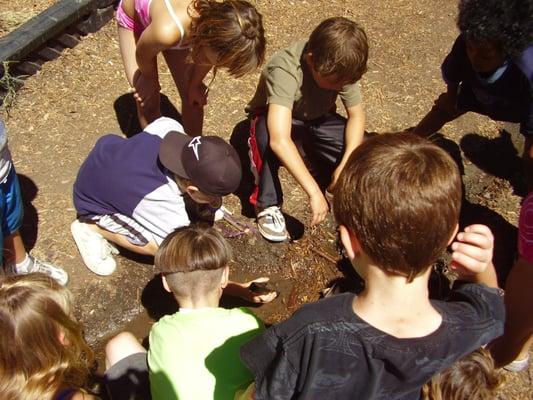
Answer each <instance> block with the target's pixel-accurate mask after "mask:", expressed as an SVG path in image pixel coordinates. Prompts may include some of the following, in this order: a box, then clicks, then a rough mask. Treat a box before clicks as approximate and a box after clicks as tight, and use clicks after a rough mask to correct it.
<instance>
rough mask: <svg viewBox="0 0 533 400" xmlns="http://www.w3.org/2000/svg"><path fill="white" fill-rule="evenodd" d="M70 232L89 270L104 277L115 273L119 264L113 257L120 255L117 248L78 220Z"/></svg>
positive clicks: (71, 226)
mask: <svg viewBox="0 0 533 400" xmlns="http://www.w3.org/2000/svg"><path fill="white" fill-rule="evenodd" d="M70 231H71V232H72V236H73V237H74V241H75V242H76V246H78V250H79V252H80V255H81V258H82V259H83V262H84V263H85V265H86V266H87V268H89V269H90V270H91V271H93V272H94V273H95V274H97V275H103V276H106V275H111V274H112V273H113V272H114V271H115V269H116V267H117V263H116V262H115V260H114V258H113V255H115V254H118V249H117V248H116V247H115V246H113V245H112V244H111V243H109V242H108V241H107V240H105V239H104V237H103V236H102V235H100V234H99V233H98V232H95V231H93V230H92V229H91V228H89V226H88V225H87V224H84V223H81V222H80V221H78V220H76V221H74V222H73V223H72V225H70Z"/></svg>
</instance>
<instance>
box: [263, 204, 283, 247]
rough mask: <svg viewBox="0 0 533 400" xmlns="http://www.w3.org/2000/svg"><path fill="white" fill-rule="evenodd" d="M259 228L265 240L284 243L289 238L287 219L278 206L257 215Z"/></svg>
mask: <svg viewBox="0 0 533 400" xmlns="http://www.w3.org/2000/svg"><path fill="white" fill-rule="evenodd" d="M257 228H258V229H259V233H261V235H263V237H264V238H265V239H268V240H270V241H272V242H283V241H284V240H287V239H288V238H289V232H287V228H286V226H285V218H284V217H283V213H282V212H281V209H280V208H279V207H278V206H270V207H267V208H265V209H264V210H263V211H261V212H259V213H258V214H257Z"/></svg>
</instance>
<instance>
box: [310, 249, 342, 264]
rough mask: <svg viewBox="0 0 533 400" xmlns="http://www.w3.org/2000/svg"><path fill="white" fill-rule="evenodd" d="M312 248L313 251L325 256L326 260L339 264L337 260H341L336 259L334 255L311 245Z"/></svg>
mask: <svg viewBox="0 0 533 400" xmlns="http://www.w3.org/2000/svg"><path fill="white" fill-rule="evenodd" d="M310 250H311V251H312V252H313V253H316V254H318V255H319V256H321V257H324V258H325V259H326V260H328V261H330V262H332V263H333V264H335V265H337V262H338V261H339V260H336V259H334V258H333V257H332V256H330V255H329V254H327V253H324V252H323V251H321V250H317V249H315V248H313V247H310Z"/></svg>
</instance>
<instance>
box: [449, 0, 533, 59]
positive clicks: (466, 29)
mask: <svg viewBox="0 0 533 400" xmlns="http://www.w3.org/2000/svg"><path fill="white" fill-rule="evenodd" d="M457 26H458V27H459V30H460V31H461V33H462V34H463V35H464V36H465V37H466V38H471V39H474V40H480V41H490V42H495V43H496V44H497V45H498V46H500V47H501V49H502V50H503V51H504V52H505V53H506V54H507V55H509V56H511V57H516V56H518V55H520V53H522V51H524V49H526V48H527V47H528V46H529V45H530V44H532V43H533V0H460V2H459V17H458V18H457Z"/></svg>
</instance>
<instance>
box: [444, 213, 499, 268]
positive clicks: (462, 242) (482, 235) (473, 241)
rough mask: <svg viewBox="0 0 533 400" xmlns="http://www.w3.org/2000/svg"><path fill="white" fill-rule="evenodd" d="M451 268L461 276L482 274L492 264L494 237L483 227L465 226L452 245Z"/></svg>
mask: <svg viewBox="0 0 533 400" xmlns="http://www.w3.org/2000/svg"><path fill="white" fill-rule="evenodd" d="M452 250H453V253H452V260H453V261H452V263H451V268H452V269H453V270H454V271H456V272H458V273H459V274H461V275H474V274H479V273H482V272H484V271H485V270H486V269H487V267H488V266H489V265H490V264H491V263H492V253H493V250H494V236H493V235H492V232H491V231H490V229H489V228H488V227H487V226H485V225H480V224H476V225H470V226H467V227H466V228H465V230H464V232H459V233H458V234H457V236H456V238H455V241H454V242H453V243H452Z"/></svg>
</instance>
